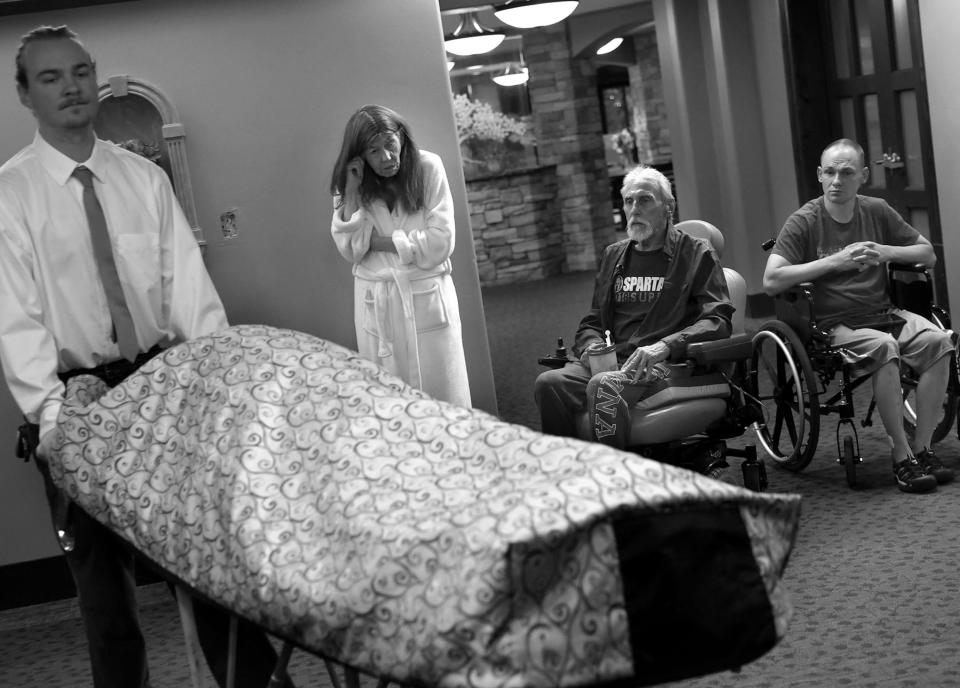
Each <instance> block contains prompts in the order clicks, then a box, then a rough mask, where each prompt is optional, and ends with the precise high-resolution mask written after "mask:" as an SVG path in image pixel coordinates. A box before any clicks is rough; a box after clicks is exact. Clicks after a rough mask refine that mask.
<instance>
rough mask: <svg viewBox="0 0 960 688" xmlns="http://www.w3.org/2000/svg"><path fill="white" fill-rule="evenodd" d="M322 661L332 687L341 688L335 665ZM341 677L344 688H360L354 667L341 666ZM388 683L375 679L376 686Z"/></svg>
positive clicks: (383, 685) (384, 686) (383, 679)
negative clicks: (344, 684) (344, 683)
mask: <svg viewBox="0 0 960 688" xmlns="http://www.w3.org/2000/svg"><path fill="white" fill-rule="evenodd" d="M323 663H324V664H325V665H326V666H327V673H328V674H330V683H331V684H333V688H341V686H340V677H339V676H337V669H336V665H335V664H333V663H332V662H330V661H328V660H326V659H325V660H323ZM343 679H344V681H345V682H346V684H347V686H346V688H360V672H359V671H357V670H356V669H354V668H352V667H343ZM389 685H390V681H388V680H387V679H385V678H382V679H380V680H379V681H377V688H387V686H389ZM271 688H272V687H271Z"/></svg>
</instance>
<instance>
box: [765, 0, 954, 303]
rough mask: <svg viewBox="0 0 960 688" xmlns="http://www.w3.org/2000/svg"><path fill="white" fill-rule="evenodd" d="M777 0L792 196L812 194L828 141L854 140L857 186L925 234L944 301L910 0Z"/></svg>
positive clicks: (914, 3)
mask: <svg viewBox="0 0 960 688" xmlns="http://www.w3.org/2000/svg"><path fill="white" fill-rule="evenodd" d="M782 2H783V4H784V5H785V9H784V12H783V16H784V17H785V20H786V25H785V36H784V38H785V42H786V45H787V50H788V55H789V69H790V75H791V77H792V78H791V81H792V83H791V84H790V86H791V88H792V93H791V100H792V101H793V102H794V103H795V104H796V107H795V108H794V121H793V125H794V132H795V134H796V135H795V144H794V146H795V160H796V161H797V165H798V167H797V178H798V180H799V186H800V188H799V192H800V198H801V200H807V199H810V198H814V197H816V196H818V195H820V192H821V189H820V187H819V184H818V183H817V181H816V178H815V175H814V174H813V173H814V170H816V168H817V165H818V164H819V160H820V153H821V151H822V150H823V147H824V146H825V145H826V144H827V143H829V142H830V141H833V140H835V139H838V138H841V137H846V138H851V139H854V140H855V141H857V142H858V143H860V144H861V145H862V146H863V148H864V152H865V154H866V157H867V159H866V164H867V166H868V167H869V168H870V178H869V180H868V182H867V184H865V185H864V186H863V187H862V189H861V193H863V194H865V195H869V196H876V197H879V198H882V199H884V200H885V201H887V202H888V203H889V204H890V205H891V206H892V207H893V208H895V209H896V210H897V212H899V213H900V214H901V215H902V216H903V217H904V219H905V220H906V221H907V222H909V223H910V224H911V225H913V227H915V228H916V229H917V230H918V231H919V232H920V233H921V234H923V235H924V236H925V237H927V239H929V240H930V242H931V243H932V244H933V246H934V250H935V251H936V254H937V258H938V263H937V267H936V269H935V271H934V290H935V296H936V300H937V302H938V303H939V304H940V305H942V306H944V307H947V288H946V277H945V270H944V265H943V238H942V231H941V224H940V216H939V209H938V203H937V184H936V178H935V175H934V161H933V144H932V140H931V135H930V119H929V110H928V104H927V92H926V80H925V75H924V66H923V52H922V44H921V36H920V17H919V7H918V0H817V2H816V3H812V2H809V0H782ZM812 37H819V40H811V38H812Z"/></svg>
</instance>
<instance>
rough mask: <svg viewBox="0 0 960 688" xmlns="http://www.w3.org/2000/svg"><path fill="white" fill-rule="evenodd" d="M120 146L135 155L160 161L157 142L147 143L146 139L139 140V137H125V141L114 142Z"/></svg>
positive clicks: (151, 160)
mask: <svg viewBox="0 0 960 688" xmlns="http://www.w3.org/2000/svg"><path fill="white" fill-rule="evenodd" d="M115 143H116V144H117V145H118V146H120V147H121V148H123V149H125V150H128V151H130V152H131V153H136V154H137V155H139V156H141V157H144V158H146V159H147V160H149V161H150V162H153V163H157V164H159V163H160V157H161V152H160V144H158V143H149V142H146V141H141V140H140V139H127V140H126V141H117V142H115Z"/></svg>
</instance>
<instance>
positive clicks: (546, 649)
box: [50, 326, 799, 688]
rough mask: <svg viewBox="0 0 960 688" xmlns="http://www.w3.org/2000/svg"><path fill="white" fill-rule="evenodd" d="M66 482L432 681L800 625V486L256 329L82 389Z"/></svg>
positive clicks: (747, 638)
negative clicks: (571, 426) (462, 403)
mask: <svg viewBox="0 0 960 688" xmlns="http://www.w3.org/2000/svg"><path fill="white" fill-rule="evenodd" d="M56 432H57V437H56V442H55V449H54V452H53V456H52V458H51V461H50V467H51V473H52V475H53V478H54V480H55V482H56V483H57V484H58V485H59V486H61V487H62V488H64V489H65V490H66V491H67V492H68V494H69V495H70V497H71V498H72V499H74V500H75V501H76V502H77V503H78V504H80V506H82V507H83V508H84V509H85V510H86V511H88V512H89V513H90V514H92V515H93V516H94V517H95V518H97V519H98V520H100V521H102V522H103V523H105V524H107V525H108V526H109V527H111V528H112V529H114V530H115V531H116V532H117V533H119V534H120V535H121V536H122V537H123V538H125V539H126V540H128V541H129V542H130V543H132V544H133V545H134V546H135V547H136V549H138V550H139V551H140V552H141V553H143V555H145V556H146V557H148V558H149V559H150V560H152V561H153V562H155V563H156V564H158V565H159V566H160V567H162V568H163V569H165V570H166V571H167V572H169V574H171V575H172V576H174V577H176V578H178V579H180V580H182V581H184V582H186V583H187V584H188V585H189V586H191V587H192V588H194V589H195V590H196V591H198V592H199V593H201V594H202V595H204V596H206V597H207V598H209V599H211V600H213V601H215V602H218V603H220V604H222V605H223V606H224V607H227V608H229V609H231V610H233V611H234V612H236V613H237V614H239V615H241V616H243V617H245V618H247V619H249V620H251V621H253V622H255V623H258V624H260V625H262V626H263V627H265V628H266V629H267V630H269V631H271V632H273V633H275V634H276V635H278V636H281V637H283V638H286V639H288V640H291V641H293V642H294V643H296V644H297V645H298V646H300V647H302V648H305V649H307V650H309V651H312V652H315V653H317V654H320V655H322V656H324V657H327V658H329V659H333V660H335V661H338V662H341V663H343V664H346V665H350V666H353V667H355V668H357V669H359V670H361V671H363V672H367V673H370V674H373V675H376V676H380V677H385V678H390V679H393V680H395V681H398V682H402V683H406V684H412V685H424V686H484V687H491V688H492V687H495V686H504V687H506V686H587V685H601V684H616V683H622V684H623V685H631V686H635V685H643V684H651V683H656V682H660V681H665V680H670V679H674V678H680V677H684V676H692V675H697V674H702V673H707V672H710V671H717V670H720V669H723V668H730V667H736V666H739V665H741V664H743V663H746V662H749V661H751V660H752V659H754V658H756V657H758V656H759V655H761V654H763V653H764V652H766V651H767V650H768V649H769V648H770V647H772V646H773V645H774V644H775V643H776V642H777V641H778V640H779V639H780V638H781V637H782V636H783V634H784V632H785V627H786V623H787V620H788V618H789V616H790V608H789V603H788V600H787V597H786V593H785V591H784V589H783V585H782V582H781V575H782V573H783V570H784V567H785V566H786V562H787V558H788V555H789V553H790V550H791V547H792V545H793V542H794V538H795V532H796V528H797V521H798V517H799V497H797V496H792V495H775V494H755V493H752V492H749V491H746V490H743V489H739V488H737V487H734V486H731V485H727V484H724V483H720V482H716V481H713V480H710V479H708V478H705V477H703V476H699V475H695V474H693V473H690V472H688V471H685V470H683V469H678V468H674V467H671V466H667V465H664V464H661V463H657V462H654V461H650V460H647V459H643V458H641V457H638V456H636V455H633V454H628V453H623V452H618V451H614V450H611V449H610V448H607V447H604V446H601V445H596V444H589V443H584V442H580V441H577V440H572V439H562V438H556V437H551V436H547V435H542V434H540V433H537V432H534V431H532V430H529V429H527V428H524V427H521V426H518V425H511V424H508V423H504V422H502V421H500V420H498V419H497V418H495V417H493V416H491V415H489V414H486V413H483V412H481V411H477V410H472V409H465V408H460V407H456V406H453V405H450V404H446V403H443V402H439V401H436V400H434V399H431V398H429V397H428V396H426V395H425V394H424V393H422V392H420V391H418V390H416V389H413V388H411V387H409V386H407V385H406V384H405V383H403V382H402V381H400V380H399V379H398V378H396V377H393V376H392V375H390V374H388V373H386V372H385V371H383V370H381V369H380V368H378V367H377V366H375V365H374V364H372V363H370V362H368V361H365V360H363V359H361V358H360V357H359V355H358V354H356V353H355V352H353V351H350V350H348V349H346V348H343V347H341V346H338V345H336V344H333V343H331V342H328V341H325V340H322V339H318V338H316V337H312V336H309V335H306V334H303V333H299V332H294V331H289V330H279V329H274V328H270V327H265V326H237V327H232V328H229V329H227V330H224V331H222V332H219V333H217V334H215V335H213V336H209V337H203V338H199V339H196V340H193V341H190V342H188V343H185V344H182V345H179V346H175V347H172V348H170V349H168V350H167V351H165V352H164V353H163V354H162V355H160V356H157V357H156V358H154V359H153V360H152V361H150V362H149V363H148V364H147V365H145V366H144V367H143V368H142V369H141V370H140V371H139V372H137V373H135V374H134V375H132V376H130V377H129V378H127V380H126V381H124V382H123V383H122V384H120V385H119V386H117V387H115V388H114V389H112V390H107V389H106V388H105V386H104V385H103V383H102V382H100V381H99V380H97V379H95V378H92V377H86V376H83V377H78V378H74V379H73V380H71V381H70V383H69V387H68V402H67V404H65V406H64V409H63V412H62V414H61V417H60V424H59V428H58V430H57V431H56Z"/></svg>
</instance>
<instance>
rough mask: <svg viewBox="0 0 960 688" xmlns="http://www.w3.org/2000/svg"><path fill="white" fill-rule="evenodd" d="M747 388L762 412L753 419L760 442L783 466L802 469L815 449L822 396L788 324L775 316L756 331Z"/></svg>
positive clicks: (801, 347) (802, 350)
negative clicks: (760, 415) (756, 420)
mask: <svg viewBox="0 0 960 688" xmlns="http://www.w3.org/2000/svg"><path fill="white" fill-rule="evenodd" d="M748 389H749V392H750V394H752V395H753V397H754V398H755V399H756V401H757V402H758V403H759V404H760V407H761V411H762V413H763V420H761V421H759V422H757V423H755V424H754V430H755V431H756V433H757V438H758V439H759V440H760V444H761V446H763V448H764V450H765V451H766V452H767V454H769V455H770V458H772V459H773V460H774V461H776V462H777V463H778V464H780V465H781V466H783V467H784V468H787V469H789V470H791V471H802V470H803V469H804V468H806V467H807V464H809V463H810V459H812V458H813V455H814V453H815V452H816V451H817V441H818V440H819V438H820V405H819V404H820V402H819V399H818V395H817V387H816V378H815V377H814V373H813V368H812V367H811V365H810V359H809V357H808V356H807V352H806V351H805V350H804V348H803V344H802V343H801V342H800V338H799V337H798V336H797V334H796V333H795V332H794V331H793V329H792V328H791V327H790V326H789V325H787V324H785V323H782V322H780V321H779V320H771V321H769V322H766V323H764V324H763V326H761V327H760V329H759V330H758V331H757V333H756V334H755V335H754V337H753V356H752V360H751V366H750V376H749V379H748Z"/></svg>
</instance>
